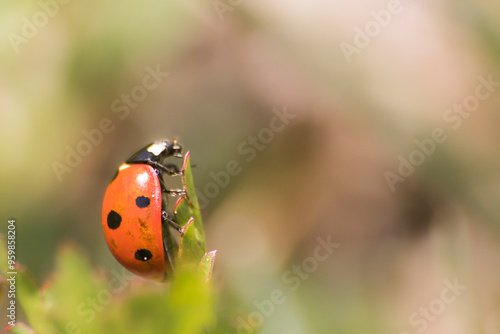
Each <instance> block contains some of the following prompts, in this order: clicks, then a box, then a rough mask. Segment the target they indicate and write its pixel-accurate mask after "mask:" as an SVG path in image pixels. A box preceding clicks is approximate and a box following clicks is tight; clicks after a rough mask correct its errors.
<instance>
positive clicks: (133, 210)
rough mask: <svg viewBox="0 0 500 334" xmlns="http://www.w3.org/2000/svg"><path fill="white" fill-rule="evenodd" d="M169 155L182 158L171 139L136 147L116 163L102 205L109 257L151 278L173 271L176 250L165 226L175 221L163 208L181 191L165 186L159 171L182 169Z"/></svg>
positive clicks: (169, 172)
mask: <svg viewBox="0 0 500 334" xmlns="http://www.w3.org/2000/svg"><path fill="white" fill-rule="evenodd" d="M172 157H175V158H182V147H181V146H180V145H179V143H178V142H177V140H176V139H174V140H172V141H169V140H161V141H157V142H154V143H152V144H150V145H148V146H146V147H144V148H143V149H141V150H139V151H137V152H136V153H135V154H133V155H132V156H131V157H130V158H129V159H128V160H127V161H126V162H125V163H124V164H122V165H121V166H120V167H119V168H118V171H117V172H116V174H115V176H114V177H113V180H111V182H110V184H109V185H108V188H107V189H106V193H105V194H104V201H103V205H102V227H103V230H104V237H105V239H106V242H107V244H108V247H109V249H110V250H111V253H112V254H113V256H114V257H115V258H116V259H117V260H118V262H120V264H122V265H123V266H124V267H125V268H127V269H128V270H130V271H131V272H133V273H135V274H137V275H140V276H143V277H146V278H149V279H152V280H156V281H164V280H165V279H166V277H168V276H169V274H171V273H172V271H173V260H174V254H176V251H177V244H176V243H175V241H174V240H173V238H172V236H171V234H170V229H169V227H168V226H169V225H170V226H173V227H175V228H176V229H178V228H179V226H178V225H177V223H176V222H175V220H174V218H173V216H172V215H170V214H169V213H168V212H167V211H165V210H166V205H167V198H168V196H172V195H173V196H176V195H182V194H184V193H185V192H184V190H179V189H167V187H166V186H165V183H164V180H163V175H165V174H166V175H169V176H174V175H180V174H182V172H181V171H180V170H179V168H177V166H176V165H175V164H173V163H167V161H168V160H169V159H170V158H172Z"/></svg>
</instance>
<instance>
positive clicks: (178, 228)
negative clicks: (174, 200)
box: [161, 211, 184, 234]
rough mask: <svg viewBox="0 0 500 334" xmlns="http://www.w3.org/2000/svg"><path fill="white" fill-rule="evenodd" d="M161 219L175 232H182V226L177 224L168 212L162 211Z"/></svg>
mask: <svg viewBox="0 0 500 334" xmlns="http://www.w3.org/2000/svg"><path fill="white" fill-rule="evenodd" d="M161 219H162V220H163V221H164V222H165V223H167V224H168V225H170V226H172V228H173V229H174V230H176V231H177V232H179V233H180V234H184V228H183V227H182V226H181V225H179V224H177V222H176V221H175V220H174V218H172V216H171V215H170V214H169V213H168V212H166V211H162V212H161Z"/></svg>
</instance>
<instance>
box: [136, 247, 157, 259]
mask: <svg viewBox="0 0 500 334" xmlns="http://www.w3.org/2000/svg"><path fill="white" fill-rule="evenodd" d="M152 257H153V254H151V252H150V251H148V250H147V249H139V250H137V251H136V252H135V259H136V260H139V261H148V260H151V258H152Z"/></svg>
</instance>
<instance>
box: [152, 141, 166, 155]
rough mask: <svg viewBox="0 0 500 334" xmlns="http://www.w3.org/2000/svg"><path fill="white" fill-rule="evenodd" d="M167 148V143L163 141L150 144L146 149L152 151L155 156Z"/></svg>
mask: <svg viewBox="0 0 500 334" xmlns="http://www.w3.org/2000/svg"><path fill="white" fill-rule="evenodd" d="M166 148H167V143H166V142H165V141H162V142H158V143H154V144H151V146H149V147H148V149H147V151H148V152H150V153H153V154H154V155H155V156H159V155H160V154H161V153H162V152H163V151H165V150H166Z"/></svg>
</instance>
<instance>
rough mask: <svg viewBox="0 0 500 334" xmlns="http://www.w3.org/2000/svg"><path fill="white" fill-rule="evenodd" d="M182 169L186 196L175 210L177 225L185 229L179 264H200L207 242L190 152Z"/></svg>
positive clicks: (181, 239) (182, 236)
mask: <svg viewBox="0 0 500 334" xmlns="http://www.w3.org/2000/svg"><path fill="white" fill-rule="evenodd" d="M182 169H183V170H184V174H183V177H182V182H183V186H184V189H185V190H186V195H185V197H181V198H180V199H179V200H178V201H177V203H176V205H175V208H174V213H175V217H176V220H177V223H178V224H179V225H181V226H182V227H183V228H184V230H183V231H182V235H181V238H180V245H179V263H181V264H186V263H198V262H199V261H200V260H201V259H202V257H203V255H204V254H205V252H206V242H205V232H204V230H203V221H202V219H201V213H200V207H199V204H198V198H197V196H196V190H195V187H194V182H193V174H192V172H191V163H190V153H189V152H187V153H186V155H185V157H184V164H183V166H182Z"/></svg>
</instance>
